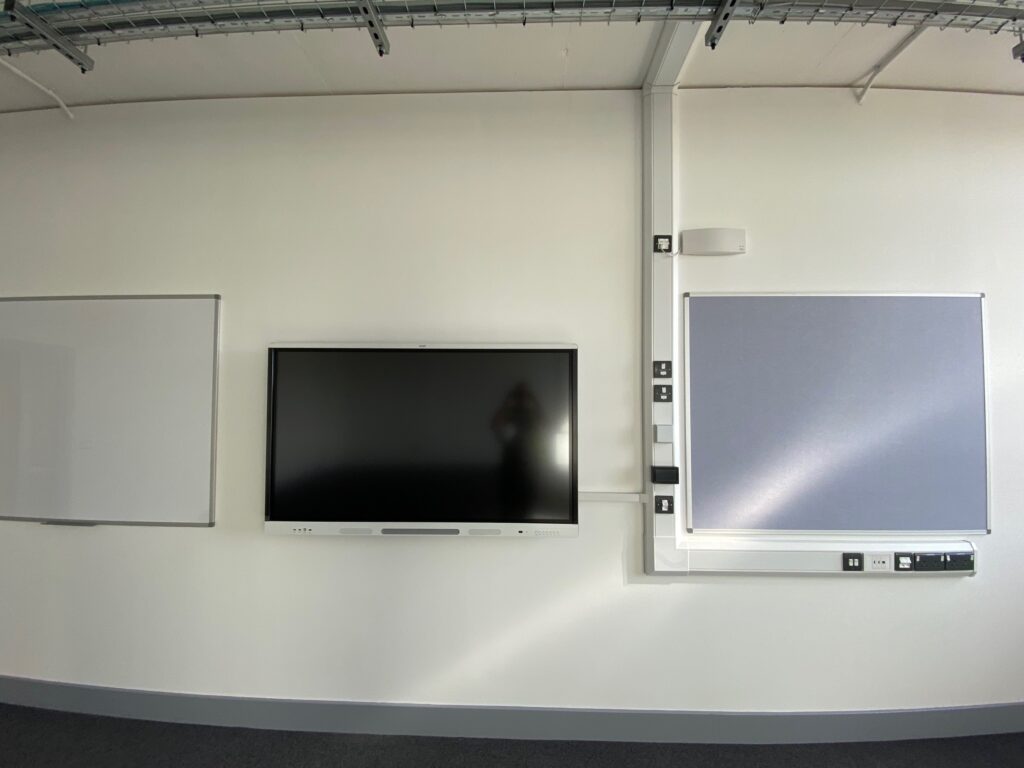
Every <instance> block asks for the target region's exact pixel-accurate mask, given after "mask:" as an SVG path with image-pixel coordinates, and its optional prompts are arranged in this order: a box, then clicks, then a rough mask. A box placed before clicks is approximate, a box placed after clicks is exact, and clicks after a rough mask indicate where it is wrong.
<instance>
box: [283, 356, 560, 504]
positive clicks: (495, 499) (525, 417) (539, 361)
mask: <svg viewBox="0 0 1024 768" xmlns="http://www.w3.org/2000/svg"><path fill="white" fill-rule="evenodd" d="M270 364H271V383H272V387H271V395H270V397H271V401H270V427H271V429H270V436H269V440H270V455H269V466H268V489H267V519H268V520H296V521H300V520H301V521H366V522H450V523H458V522H538V523H574V522H576V492H575V491H576V468H575V460H574V458H575V457H574V454H575V439H574V435H575V351H574V350H562V349H557V350H469V349H448V350H421V349H276V350H271V362H270Z"/></svg>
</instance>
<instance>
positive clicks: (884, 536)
mask: <svg viewBox="0 0 1024 768" xmlns="http://www.w3.org/2000/svg"><path fill="white" fill-rule="evenodd" d="M717 297H722V298H757V297H786V298H804V297H807V298H827V297H837V298H848V297H852V298H858V297H865V298H866V297H884V298H899V297H905V298H928V299H937V298H964V299H968V298H970V299H978V300H979V303H980V308H981V345H982V385H983V396H984V398H985V403H984V409H985V421H984V423H985V521H986V522H985V529H984V530H971V529H969V530H948V531H947V530H928V531H904V530H900V531H886V530H883V531H866V530H828V531H813V530H792V531H788V530H763V529H741V528H701V529H695V528H694V527H693V482H692V467H691V461H690V453H691V442H690V438H691V435H690V422H691V419H690V298H717ZM682 299H683V313H682V315H683V333H682V334H681V350H680V355H679V357H680V361H681V367H682V376H683V407H682V409H681V417H682V421H683V424H682V433H683V440H682V443H683V444H682V451H683V467H684V478H685V480H684V482H685V486H684V490H683V493H684V496H683V499H684V506H685V526H684V522H683V521H684V515H677V516H676V540H677V542H678V543H679V544H682V543H683V542H684V540H685V539H688V540H689V541H690V542H692V541H694V540H695V538H694V537H702V538H703V537H713V536H717V537H750V538H752V539H757V540H762V541H776V540H779V539H786V540H791V541H795V542H800V541H822V540H826V539H827V540H833V541H834V540H836V539H840V538H841V539H842V540H844V541H850V542H862V541H863V540H870V541H872V542H875V541H879V540H880V539H881V540H886V541H896V542H899V541H904V540H906V541H920V540H922V539H924V540H928V539H934V538H936V537H947V536H967V535H984V534H989V533H991V532H992V461H991V457H992V447H991V435H992V428H991V423H990V418H991V417H990V412H991V407H990V406H991V386H990V376H989V359H988V358H989V355H988V323H987V317H986V309H985V303H986V302H985V294H984V293H981V292H978V293H923V292H922V293H914V292H896V291H894V292H855V291H851V292H820V293H817V292H750V293H745V292H735V293H733V292H698V291H692V292H689V291H688V292H685V293H683V294H682ZM857 546H860V544H857Z"/></svg>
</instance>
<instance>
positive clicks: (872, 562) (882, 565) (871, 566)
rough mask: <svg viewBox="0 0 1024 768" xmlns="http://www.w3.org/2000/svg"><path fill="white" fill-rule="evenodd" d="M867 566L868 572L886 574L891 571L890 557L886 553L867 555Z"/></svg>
mask: <svg viewBox="0 0 1024 768" xmlns="http://www.w3.org/2000/svg"><path fill="white" fill-rule="evenodd" d="M867 564H868V570H869V571H875V572H880V571H884V572H886V573H888V572H889V571H891V570H892V555H890V554H888V553H878V552H875V553H873V554H869V555H867Z"/></svg>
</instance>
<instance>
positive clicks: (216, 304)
mask: <svg viewBox="0 0 1024 768" xmlns="http://www.w3.org/2000/svg"><path fill="white" fill-rule="evenodd" d="M140 299H160V300H168V299H212V300H213V382H212V386H211V392H210V396H211V398H212V407H211V409H210V421H211V424H210V519H209V521H208V522H206V523H170V522H169V523H155V522H148V521H146V522H136V521H132V520H64V519H60V518H46V517H14V516H7V515H2V514H0V520H14V521H21V522H27V523H41V524H43V525H65V526H75V527H86V528H87V527H92V526H96V525H131V526H137V527H149V528H212V527H213V526H214V524H215V522H216V519H217V516H216V503H217V401H218V399H219V398H218V392H219V390H218V382H219V381H220V314H221V301H222V296H221V295H220V294H219V293H150V294H123V295H107V294H93V295H88V296H0V302H14V301H119V300H132V301H138V300H140Z"/></svg>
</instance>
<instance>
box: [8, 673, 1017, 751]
mask: <svg viewBox="0 0 1024 768" xmlns="http://www.w3.org/2000/svg"><path fill="white" fill-rule="evenodd" d="M0 702H4V703H7V704H15V705H20V706H26V707H40V708H43V709H56V710H62V711H66V712H78V713H85V714H91V715H105V716H110V717H125V718H134V719H141V720H160V721H164V722H173V723H191V724H200V725H219V726H232V727H241V728H269V729H275V730H288V731H318V732H326V733H368V734H385V735H405V736H451V737H465V738H502V739H541V740H547V739H551V740H573V741H639V742H661V743H704V744H796V743H822V742H849V741H889V740H897V739H900V740H902V739H926V738H941V737H952V736H977V735H987V734H995V733H1011V732H1017V731H1024V702H1016V703H1009V704H995V705H989V706H974V707H951V708H945V709H913V710H890V711H856V712H785V713H763V712H675V711H664V710H614V709H557V708H541V707H537V708H534V707H482V706H448V705H413V704H375V703H361V702H347V701H337V702H335V701H305V700H297V699H257V698H244V697H232V696H207V695H193V694H181V693H162V692H155V691H137V690H127V689H121V688H105V687H100V686H91V685H77V684H71V683H57V682H49V681H43V680H31V679H27V678H20V677H5V676H0Z"/></svg>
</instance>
